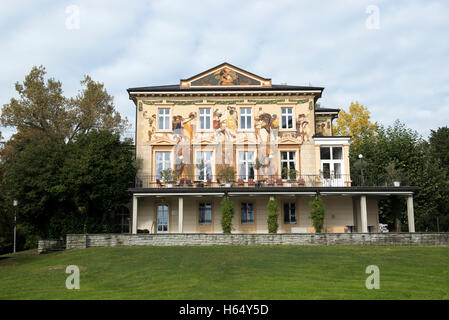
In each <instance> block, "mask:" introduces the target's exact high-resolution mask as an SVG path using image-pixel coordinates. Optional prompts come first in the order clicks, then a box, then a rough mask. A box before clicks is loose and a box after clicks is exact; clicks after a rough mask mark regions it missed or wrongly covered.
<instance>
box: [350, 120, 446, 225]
mask: <svg viewBox="0 0 449 320" xmlns="http://www.w3.org/2000/svg"><path fill="white" fill-rule="evenodd" d="M359 154H362V155H363V172H364V182H365V184H366V185H374V186H383V185H389V186H391V181H390V180H391V179H390V177H389V174H388V168H389V167H391V166H392V165H394V167H395V169H396V170H397V171H400V172H401V173H402V174H401V176H402V177H401V182H402V185H411V186H417V187H418V188H419V189H418V190H417V191H416V192H415V195H414V207H415V225H416V230H419V231H426V230H427V231H436V230H437V217H438V219H439V222H440V223H441V228H440V229H441V230H449V218H448V217H449V212H448V208H449V205H448V203H449V200H448V194H449V192H448V191H449V189H448V179H447V169H446V167H445V166H443V165H442V164H441V161H440V159H439V158H438V157H437V156H435V155H434V154H433V153H432V148H431V146H429V144H428V143H427V142H426V141H425V140H423V139H422V137H421V136H420V135H419V134H418V133H417V132H416V131H414V130H412V129H410V128H407V127H406V126H405V124H403V123H401V122H400V121H398V120H397V121H395V122H394V124H393V125H391V126H388V127H384V126H382V125H379V126H378V127H377V129H376V133H375V135H374V136H372V135H366V134H363V135H362V136H361V139H360V140H359V143H358V144H355V145H353V146H352V147H351V150H350V163H351V179H352V181H353V183H352V184H353V185H360V183H361V177H360V160H359V159H358V155H359ZM379 212H380V221H381V222H382V223H387V224H388V225H390V226H391V225H395V229H396V231H400V230H402V229H403V228H407V215H406V203H405V198H403V197H393V196H392V197H389V198H388V199H385V200H381V201H379ZM443 228H446V229H443Z"/></svg>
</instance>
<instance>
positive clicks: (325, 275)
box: [0, 246, 449, 299]
mask: <svg viewBox="0 0 449 320" xmlns="http://www.w3.org/2000/svg"><path fill="white" fill-rule="evenodd" d="M68 265H78V266H79V268H80V273H81V278H80V279H81V281H80V282H81V289H80V290H68V289H66V287H65V280H66V277H67V276H68V275H67V274H65V268H66V266H68ZM368 265H377V266H379V268H380V289H379V290H368V289H366V288H365V279H366V278H367V277H368V275H367V274H365V268H366V267H367V266H368ZM0 299H449V248H448V247H380V246H379V247H357V246H261V247H253V246H223V247H116V248H89V249H84V250H71V251H64V252H57V253H51V254H46V255H37V254H36V253H35V252H34V251H27V252H23V253H19V254H16V255H15V256H13V255H6V256H1V257H0Z"/></svg>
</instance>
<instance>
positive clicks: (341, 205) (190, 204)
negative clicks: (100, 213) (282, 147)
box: [137, 196, 378, 233]
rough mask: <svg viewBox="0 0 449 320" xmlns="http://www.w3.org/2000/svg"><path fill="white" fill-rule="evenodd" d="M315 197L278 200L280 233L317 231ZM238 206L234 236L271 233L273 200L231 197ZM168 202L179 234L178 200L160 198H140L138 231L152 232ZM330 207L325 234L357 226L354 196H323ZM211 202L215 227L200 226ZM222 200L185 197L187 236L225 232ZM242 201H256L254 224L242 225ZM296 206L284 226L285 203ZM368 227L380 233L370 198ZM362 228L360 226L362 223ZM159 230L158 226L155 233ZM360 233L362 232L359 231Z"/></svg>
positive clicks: (172, 228)
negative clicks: (159, 207)
mask: <svg viewBox="0 0 449 320" xmlns="http://www.w3.org/2000/svg"><path fill="white" fill-rule="evenodd" d="M312 199H313V198H312V197H310V196H300V197H281V196H280V197H276V201H277V203H278V208H279V231H278V232H279V233H290V232H303V231H301V230H304V231H306V232H314V229H313V227H312V221H311V220H310V218H309V214H310V206H309V202H310V201H311V200H312ZM231 200H232V201H233V202H234V203H235V216H234V220H233V231H232V232H233V233H267V232H268V228H267V216H268V211H267V203H268V200H269V197H267V196H266V197H262V196H261V197H231ZM354 200H355V202H354V203H355V204H356V206H357V205H358V206H359V203H360V202H359V201H358V200H359V199H357V198H354ZM161 201H164V202H165V203H168V204H169V210H170V232H171V233H177V232H178V218H179V216H178V199H177V198H174V197H173V198H170V197H167V198H165V199H163V200H162V199H158V198H151V197H146V198H139V203H138V219H137V221H138V229H148V230H150V228H151V225H152V223H153V221H154V219H155V218H156V216H155V208H156V204H157V203H160V202H161ZM323 201H324V205H325V208H326V214H325V221H324V228H325V230H324V231H325V232H345V227H346V226H349V225H355V224H357V223H356V221H354V210H353V198H352V197H350V196H323ZM199 202H211V203H212V210H213V217H212V221H213V222H212V224H211V225H209V226H199V224H198V223H197V221H198V203H199ZM220 202H221V198H217V197H204V198H195V197H184V232H185V233H221V232H222V229H221V207H220ZM241 202H252V203H253V204H254V208H255V219H254V220H255V221H254V224H252V225H251V224H250V225H242V224H241V223H240V221H241V210H240V203H241ZM284 202H295V203H296V224H288V225H287V224H284V216H283V203H284ZM356 210H358V218H357V219H358V221H360V211H359V210H360V208H359V207H358V208H356ZM367 210H368V225H370V226H371V225H372V226H375V230H374V231H376V232H377V231H378V213H377V200H376V199H372V198H368V199H367ZM358 225H360V223H358ZM155 229H156V223H155V225H154V227H153V230H155ZM359 231H360V230H359Z"/></svg>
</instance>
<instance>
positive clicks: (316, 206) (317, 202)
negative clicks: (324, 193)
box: [309, 196, 325, 232]
mask: <svg viewBox="0 0 449 320" xmlns="http://www.w3.org/2000/svg"><path fill="white" fill-rule="evenodd" d="M309 205H310V207H311V208H312V210H310V216H309V218H310V219H312V225H313V227H314V228H315V232H321V231H322V230H323V226H324V212H325V207H324V203H323V200H322V199H321V197H320V196H316V197H315V199H313V200H312V201H310V202H309Z"/></svg>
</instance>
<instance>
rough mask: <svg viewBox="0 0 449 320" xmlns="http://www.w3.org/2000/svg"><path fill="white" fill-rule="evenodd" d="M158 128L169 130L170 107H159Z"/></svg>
mask: <svg viewBox="0 0 449 320" xmlns="http://www.w3.org/2000/svg"><path fill="white" fill-rule="evenodd" d="M158 129H159V130H170V109H168V108H160V109H159V120H158Z"/></svg>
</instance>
